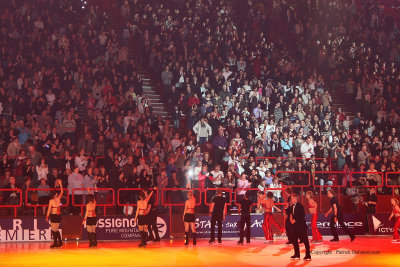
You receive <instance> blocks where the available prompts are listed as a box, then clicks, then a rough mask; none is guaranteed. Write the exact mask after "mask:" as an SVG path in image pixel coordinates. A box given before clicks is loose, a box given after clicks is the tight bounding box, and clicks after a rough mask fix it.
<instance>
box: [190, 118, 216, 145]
mask: <svg viewBox="0 0 400 267" xmlns="http://www.w3.org/2000/svg"><path fill="white" fill-rule="evenodd" d="M193 132H194V133H195V134H196V135H197V142H198V145H199V146H201V145H202V144H203V143H205V142H207V141H208V140H209V138H210V137H211V136H212V129H211V126H210V125H209V124H208V122H207V121H206V119H205V118H204V117H202V118H201V119H200V120H199V121H198V122H197V123H196V124H195V125H194V127H193Z"/></svg>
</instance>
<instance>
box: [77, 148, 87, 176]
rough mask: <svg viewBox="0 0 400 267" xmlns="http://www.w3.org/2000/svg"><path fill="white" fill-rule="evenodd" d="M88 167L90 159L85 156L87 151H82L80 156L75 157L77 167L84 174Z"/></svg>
mask: <svg viewBox="0 0 400 267" xmlns="http://www.w3.org/2000/svg"><path fill="white" fill-rule="evenodd" d="M87 165H88V157H87V156H86V155H85V150H84V149H81V151H80V152H79V154H78V155H77V156H76V157H75V166H76V167H78V168H79V171H81V172H83V171H85V170H86V166H87Z"/></svg>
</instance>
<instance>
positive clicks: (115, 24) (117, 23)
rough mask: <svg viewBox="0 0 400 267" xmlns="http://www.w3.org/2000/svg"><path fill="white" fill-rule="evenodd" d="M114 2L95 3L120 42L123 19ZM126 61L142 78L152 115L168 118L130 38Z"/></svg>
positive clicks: (158, 93) (137, 48)
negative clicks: (133, 65) (131, 62)
mask: <svg viewBox="0 0 400 267" xmlns="http://www.w3.org/2000/svg"><path fill="white" fill-rule="evenodd" d="M116 2H117V1H115V0H101V1H98V2H96V3H97V4H98V5H99V8H100V9H101V10H102V11H103V12H106V13H107V15H108V26H109V29H111V30H115V31H116V32H117V33H118V35H119V37H120V40H122V32H123V29H124V26H125V19H124V18H123V17H122V16H121V13H120V8H119V6H118V5H117V4H116ZM128 59H129V60H133V61H134V63H135V65H136V68H137V70H138V73H139V74H140V76H141V78H142V81H143V94H144V95H145V96H147V97H148V98H149V100H150V106H151V108H152V110H153V114H154V115H156V116H161V117H162V118H163V119H167V118H169V113H168V109H167V106H166V101H163V100H162V98H161V87H159V86H157V82H154V81H157V79H155V77H152V74H151V72H150V71H149V70H148V69H146V68H145V67H144V65H143V64H142V62H141V60H140V49H139V47H138V46H137V44H136V42H135V41H134V40H133V39H132V38H131V40H130V43H129V47H128Z"/></svg>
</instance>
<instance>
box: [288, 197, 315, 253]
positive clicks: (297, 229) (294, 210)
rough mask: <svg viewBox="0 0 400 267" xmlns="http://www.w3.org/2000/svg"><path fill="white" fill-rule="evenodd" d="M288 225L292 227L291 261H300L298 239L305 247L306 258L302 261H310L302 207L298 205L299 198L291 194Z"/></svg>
mask: <svg viewBox="0 0 400 267" xmlns="http://www.w3.org/2000/svg"><path fill="white" fill-rule="evenodd" d="M289 216H290V223H291V224H292V225H293V240H292V241H293V248H294V255H293V256H292V257H290V258H291V259H292V260H299V259H300V248H299V239H300V241H301V242H302V243H303V244H304V246H305V247H306V256H305V257H304V260H307V261H310V260H311V253H310V243H309V242H308V235H307V224H306V218H305V216H306V215H305V211H304V207H303V205H301V203H299V196H298V195H297V194H293V195H292V197H291V211H290V215H289Z"/></svg>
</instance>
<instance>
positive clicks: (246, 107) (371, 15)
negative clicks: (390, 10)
mask: <svg viewBox="0 0 400 267" xmlns="http://www.w3.org/2000/svg"><path fill="white" fill-rule="evenodd" d="M77 2H78V3H77V4H75V2H74V1H72V2H70V1H66V0H54V1H46V0H35V1H7V2H6V3H1V5H2V6H3V7H4V8H2V9H1V25H2V26H3V27H2V31H1V33H0V37H1V41H0V55H1V63H2V64H1V66H0V81H1V84H0V113H1V117H2V121H1V127H0V150H1V151H2V158H1V166H0V176H1V181H0V188H1V189H8V190H4V191H1V190H0V194H2V200H1V203H2V205H4V206H7V207H14V206H15V210H17V208H18V209H19V210H20V209H22V210H23V211H24V213H31V212H32V207H34V208H35V209H34V210H35V214H36V211H37V209H36V207H41V205H45V203H46V201H48V195H49V194H47V193H46V190H50V188H54V182H55V180H56V179H60V178H61V179H62V180H63V183H64V186H65V188H68V194H66V195H67V197H66V198H65V202H64V204H66V205H67V206H70V208H69V209H67V211H68V213H72V214H79V212H80V207H82V205H83V204H82V203H84V201H85V191H84V190H82V188H92V189H96V190H97V191H96V194H97V198H98V200H99V206H100V207H101V206H104V207H114V206H115V211H116V212H117V213H122V212H125V213H127V210H128V208H124V207H125V206H126V207H129V206H132V205H134V204H135V203H136V201H137V191H138V190H140V189H141V188H150V187H157V189H158V192H159V193H158V203H159V204H165V206H173V205H174V204H177V205H178V203H182V201H183V191H184V190H183V189H184V188H195V191H197V193H196V195H197V196H200V195H201V192H206V193H205V197H203V199H202V197H200V198H199V201H200V202H199V204H206V203H207V202H208V201H209V196H210V195H211V194H213V190H214V189H215V188H219V187H222V188H226V190H227V191H230V192H232V193H231V195H230V199H231V202H233V203H232V205H231V206H232V209H231V210H234V209H233V207H234V202H235V200H236V199H237V198H238V197H239V198H240V196H241V195H243V194H244V192H245V191H246V190H254V192H256V191H257V190H264V191H265V190H268V188H271V189H270V190H271V191H273V193H274V197H275V198H276V201H278V202H283V194H282V192H280V190H275V189H276V188H282V191H284V189H285V187H287V186H291V187H294V188H295V191H298V193H300V194H304V192H305V191H306V190H312V191H314V192H315V194H316V195H324V194H325V192H326V189H327V188H332V187H333V188H336V189H337V190H338V191H340V193H341V194H342V195H348V196H351V197H352V199H353V201H354V202H357V201H358V199H359V197H360V196H361V195H362V194H363V193H364V192H365V191H366V188H367V187H368V186H376V187H379V189H378V193H379V194H381V195H398V194H399V192H398V189H396V188H395V187H396V186H399V185H400V171H399V156H400V155H399V151H400V142H399V133H398V131H399V130H398V125H399V115H398V114H399V107H398V105H397V102H398V99H399V98H400V86H399V83H398V82H399V79H400V73H399V66H398V65H399V61H400V54H399V52H400V51H399V49H400V46H399V45H398V44H399V43H400V42H399V29H398V26H397V25H398V20H397V18H396V17H393V16H388V15H386V13H385V12H384V10H383V8H382V7H380V6H375V5H366V4H362V5H360V4H359V3H358V1H328V0H320V1H303V0H300V1H289V0H287V1H285V0H274V1H264V2H263V1H251V0H249V1H247V0H246V1H228V0H221V1H212V0H189V1H179V0H174V1H157V0H154V1H140V0H130V1H115V5H117V4H118V6H114V7H116V8H117V9H118V10H120V14H119V15H120V16H121V17H122V18H123V19H124V20H125V24H124V26H123V29H122V32H121V33H120V32H116V31H115V30H112V29H110V27H109V15H108V14H107V12H105V11H101V8H100V7H99V6H98V5H96V4H91V2H90V1H88V2H89V4H88V5H87V6H83V7H82V6H81V1H77ZM239 11H240V12H239ZM50 14H51V16H50ZM129 50H134V53H135V54H136V58H137V61H135V60H132V59H130V58H129V57H128V51H129ZM139 64H140V65H142V66H144V67H145V68H147V70H148V72H149V73H150V74H152V77H153V80H154V83H155V84H156V85H157V86H158V88H159V90H160V92H161V94H162V96H163V99H165V102H166V105H167V106H168V107H169V108H170V115H171V116H170V119H165V118H162V117H156V116H154V115H153V113H152V108H151V102H149V101H148V98H146V95H145V93H144V92H143V88H142V84H141V80H140V74H139V72H138V68H137V65H139ZM335 99H336V100H337V99H339V100H340V99H342V101H343V102H339V103H340V104H339V105H338V104H335V103H334V100H335ZM16 188H17V189H18V191H13V189H16ZM36 188H37V189H40V190H36ZM203 194H204V193H203ZM253 200H255V199H253ZM161 206H163V205H160V210H162V209H163V207H161ZM2 210H7V211H8V214H9V215H10V214H11V210H10V209H2ZM105 210H106V209H104V212H105ZM38 211H40V209H39V210H38Z"/></svg>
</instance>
